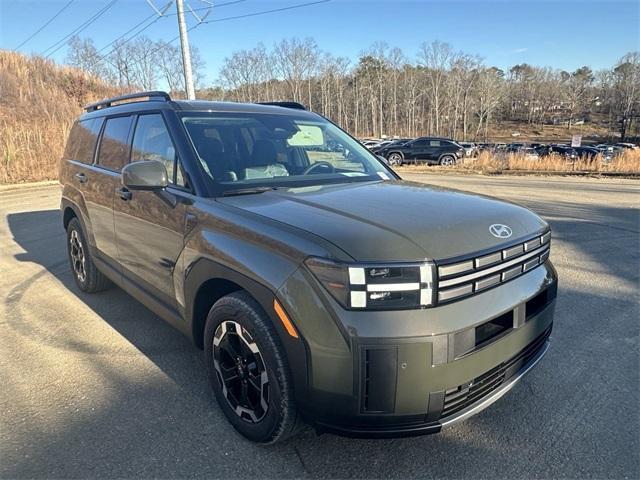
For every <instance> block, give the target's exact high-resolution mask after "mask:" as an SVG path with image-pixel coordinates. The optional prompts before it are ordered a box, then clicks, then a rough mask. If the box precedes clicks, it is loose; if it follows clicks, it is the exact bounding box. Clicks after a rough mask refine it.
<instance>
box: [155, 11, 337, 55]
mask: <svg viewBox="0 0 640 480" xmlns="http://www.w3.org/2000/svg"><path fill="white" fill-rule="evenodd" d="M330 1H331V0H317V1H315V2H307V3H299V4H297V5H290V6H288V7H281V8H274V9H271V10H262V11H260V12H252V13H245V14H242V15H234V16H232V17H223V18H217V19H212V20H206V21H204V22H200V23H197V24H195V25H193V26H191V27H189V28H188V29H187V32H190V31H191V30H194V29H196V28H198V27H199V26H200V25H204V24H206V23H217V22H226V21H228V20H237V19H239V18H247V17H257V16H260V15H266V14H268V13H276V12H283V11H285V10H293V9H294V8H302V7H309V6H311V5H318V4H320V3H328V2H330ZM179 38H180V35H178V36H177V37H173V38H172V39H171V40H169V41H168V42H164V44H163V45H161V46H160V47H158V48H156V49H155V50H152V51H151V52H149V53H148V54H147V55H145V56H144V58H145V59H146V58H147V56H149V55H153V54H154V53H156V52H157V51H159V50H162V49H163V48H166V47H167V46H168V45H170V44H172V43H173V42H175V41H176V40H178V39H179Z"/></svg>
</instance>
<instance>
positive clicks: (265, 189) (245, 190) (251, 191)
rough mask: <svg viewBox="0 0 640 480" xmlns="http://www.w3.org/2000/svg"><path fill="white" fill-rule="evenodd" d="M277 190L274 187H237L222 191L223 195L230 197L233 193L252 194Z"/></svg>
mask: <svg viewBox="0 0 640 480" xmlns="http://www.w3.org/2000/svg"><path fill="white" fill-rule="evenodd" d="M272 190H277V188H276V187H254V188H238V189H236V190H227V191H226V192H223V193H222V196H223V197H232V196H235V195H252V194H255V193H264V192H269V191H272Z"/></svg>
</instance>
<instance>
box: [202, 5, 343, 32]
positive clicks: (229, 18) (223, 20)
mask: <svg viewBox="0 0 640 480" xmlns="http://www.w3.org/2000/svg"><path fill="white" fill-rule="evenodd" d="M330 1H331V0H318V1H316V2H307V3H302V4H298V5H290V6H288V7H281V8H274V9H272V10H263V11H261V12H253V13H245V14H242V15H236V16H234V17H225V18H218V19H212V20H206V21H204V22H201V23H216V22H225V21H227V20H237V19H239V18H247V17H257V16H259V15H266V14H267V13H276V12H284V11H285V10H293V9H294V8H301V7H309V6H311V5H318V4H320V3H328V2H330ZM199 25H201V24H198V25H194V26H193V27H192V28H195V27H197V26H199Z"/></svg>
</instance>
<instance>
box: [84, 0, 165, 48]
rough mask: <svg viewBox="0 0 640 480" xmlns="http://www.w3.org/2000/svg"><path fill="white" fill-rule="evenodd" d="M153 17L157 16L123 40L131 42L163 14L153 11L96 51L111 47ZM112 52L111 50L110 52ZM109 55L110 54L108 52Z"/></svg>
mask: <svg viewBox="0 0 640 480" xmlns="http://www.w3.org/2000/svg"><path fill="white" fill-rule="evenodd" d="M171 3H173V2H169V3H168V4H167V5H171ZM153 17H156V18H155V19H154V20H153V21H152V22H150V23H149V24H148V25H146V26H144V27H143V28H142V29H140V30H139V31H137V32H136V33H134V34H133V35H131V37H129V38H128V39H127V40H125V41H124V42H123V44H124V43H127V42H129V41H130V40H131V39H132V38H133V37H136V36H137V35H140V34H141V33H142V32H144V31H145V30H146V29H147V28H149V27H150V26H151V25H153V24H154V23H156V22H157V21H158V20H160V19H161V18H162V16H160V15H158V14H157V13H152V14H151V15H149V16H148V17H146V18H145V19H144V20H142V21H141V22H139V23H137V24H136V25H134V26H133V27H131V28H130V29H129V30H127V31H126V32H124V33H123V34H122V35H120V36H119V37H117V38H116V39H115V40H113V41H111V42H110V43H108V44H106V45H105V46H104V47H102V48H101V49H100V50H98V51H97V52H96V53H100V52H103V51H105V50H106V49H107V48H109V47H110V46H111V45H113V44H114V43H116V42H117V41H118V40H121V39H123V38H124V37H126V36H127V35H129V34H130V33H131V32H132V31H134V30H135V29H136V28H138V27H139V26H140V25H142V24H143V23H145V22H147V21H149V20H150V19H152V18H153ZM109 53H111V52H109ZM107 55H108V54H107Z"/></svg>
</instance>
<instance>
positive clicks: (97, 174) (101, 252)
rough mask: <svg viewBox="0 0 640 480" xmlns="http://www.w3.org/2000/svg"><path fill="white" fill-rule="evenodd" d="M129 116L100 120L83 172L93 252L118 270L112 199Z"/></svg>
mask: <svg viewBox="0 0 640 480" xmlns="http://www.w3.org/2000/svg"><path fill="white" fill-rule="evenodd" d="M130 131H131V116H120V117H111V118H107V119H106V120H105V121H104V125H103V128H102V134H101V136H100V142H99V144H98V149H97V153H96V161H95V164H94V165H93V166H92V167H91V168H90V171H87V172H86V179H85V182H84V192H85V193H84V197H85V203H86V206H87V212H88V214H89V221H90V222H91V231H92V232H93V237H94V241H95V248H96V250H97V252H96V254H97V256H98V257H99V258H100V259H102V260H104V261H105V262H106V263H107V264H108V265H110V266H111V267H113V268H114V269H116V270H118V272H119V268H118V267H117V266H116V262H117V257H118V253H117V248H116V239H115V230H114V225H113V203H114V196H115V193H114V192H115V189H116V188H117V187H118V186H119V185H120V169H121V168H122V166H123V165H124V164H125V162H126V160H127V158H128V154H129V147H128V145H129V135H130Z"/></svg>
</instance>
